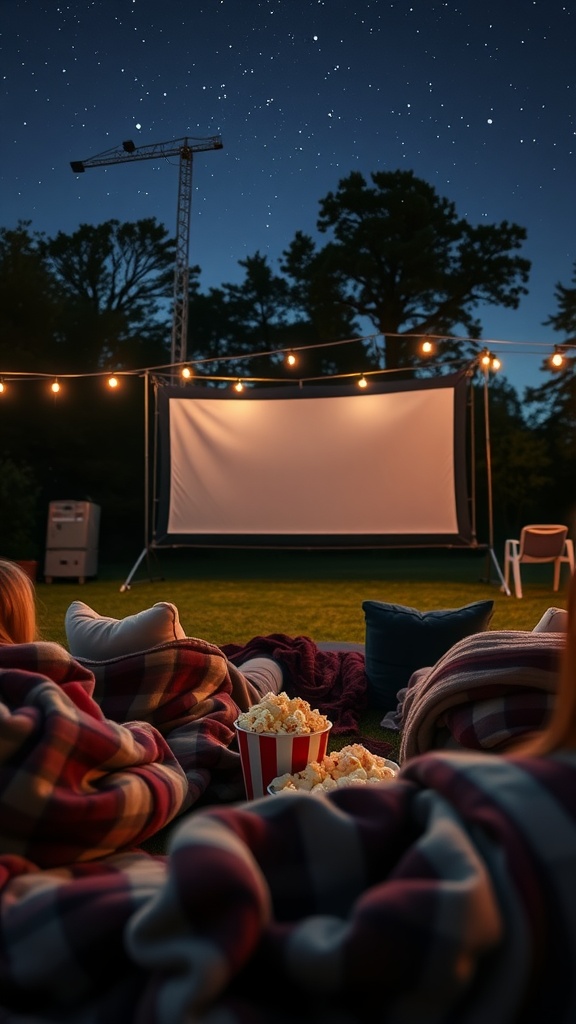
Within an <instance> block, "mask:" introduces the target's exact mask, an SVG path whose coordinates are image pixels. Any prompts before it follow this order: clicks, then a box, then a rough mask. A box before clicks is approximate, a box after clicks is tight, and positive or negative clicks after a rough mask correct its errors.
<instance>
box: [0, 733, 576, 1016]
mask: <svg viewBox="0 0 576 1024" xmlns="http://www.w3.org/2000/svg"><path fill="white" fill-rule="evenodd" d="M543 822H545V823H546V827H543ZM575 862H576V755H565V756H563V757H560V756H558V757H556V758H546V759H544V758H542V759H520V758H516V759H510V760H509V759H507V758H502V757H496V756H491V755H489V754H482V755H478V754H472V753H465V754H447V753H446V754H430V755H426V756H424V757H419V758H414V759H413V760H412V761H411V762H410V763H409V764H407V765H406V766H405V767H404V768H403V770H402V772H401V775H400V777H399V779H398V780H397V781H396V782H392V783H382V784H380V785H376V786H358V787H350V788H348V789H342V790H339V791H337V792H335V793H332V794H330V795H327V796H325V797H319V798H316V797H312V796H309V795H307V794H298V793H291V794H284V795H282V796H278V797H265V798H263V799H261V800H257V801H253V802H252V803H239V804H236V805H234V806H229V807H223V808H212V809H209V810H208V809H207V810H202V811H200V810H196V811H192V812H191V813H190V814H188V815H186V816H185V817H184V818H183V819H182V820H181V822H180V824H179V825H178V826H177V828H176V830H175V832H174V833H173V836H172V841H171V847H170V851H169V855H168V856H167V857H166V858H152V857H149V856H147V855H146V854H143V853H142V852H139V851H132V852H128V851H127V852H124V853H118V854H112V855H110V856H108V857H106V858H104V859H103V860H101V861H99V862H93V863H91V864H86V863H77V864H75V865H71V866H67V867H62V868H59V869H57V870H44V871H43V870H38V868H37V867H35V865H34V864H33V863H32V862H30V861H29V860H26V859H24V858H21V857H16V856H11V855H9V854H4V855H3V856H1V857H0V885H1V889H0V1019H1V1020H2V1024H215V1022H217V1021H222V1022H223V1021H226V1024H270V1022H271V1021H274V1022H275V1024H276V1022H278V1024H329V1022H334V1021H338V1024H360V1022H368V1021H370V1020H374V1017H375V1014H376V1015H377V1016H381V1017H382V1019H383V1020H385V1021H386V1024H422V1021H426V1022H427V1024H428V1022H433V1021H435V1022H440V1021H442V1022H444V1024H448V1022H456V1021H457V1022H458V1024H479V1022H481V1021H484V1020H490V1021H491V1022H492V1024H539V1022H540V1021H543V1020H553V1021H554V1022H555V1024H573V1021H574V1020H576V985H575V982H574V978H573V964H574V960H575V958H576V888H575V886H574V863H575ZM375 1008H376V1009H375Z"/></svg>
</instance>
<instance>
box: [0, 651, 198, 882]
mask: <svg viewBox="0 0 576 1024" xmlns="http://www.w3.org/2000/svg"><path fill="white" fill-rule="evenodd" d="M93 692H94V677H93V675H92V673H91V672H90V671H89V670H88V669H87V668H84V667H82V666H81V665H80V664H78V662H75V661H74V660H73V659H72V658H71V657H70V656H69V655H68V654H67V652H66V651H65V650H64V649H63V648H62V647H59V646H58V645H57V644H50V643H37V644H23V645H18V646H14V647H1V646H0V850H1V851H2V854H4V855H5V856H8V858H9V859H10V858H16V860H18V858H26V859H29V860H30V861H31V862H33V863H34V864H35V865H38V866H40V867H52V866H60V865H66V864H72V863H75V862H82V861H91V860H94V859H97V858H101V857H105V856H106V855H108V854H110V853H114V852H115V851H117V850H121V849H124V848H129V847H132V846H135V845H137V844H139V843H141V842H143V841H144V840H145V839H146V838H148V837H149V836H151V835H154V834H155V833H156V832H157V831H158V829H160V828H161V827H162V826H163V825H165V824H166V823H167V822H169V821H171V820H172V819H173V818H174V817H175V815H177V814H178V813H179V812H180V811H181V810H182V809H183V808H185V807H186V806H187V805H188V804H189V803H190V802H191V801H190V796H189V786H188V782H187V779H186V775H185V773H184V771H183V769H182V767H181V765H180V764H179V763H178V760H177V758H176V756H175V754H174V753H173V751H172V750H171V749H170V746H169V745H168V743H167V742H166V740H165V739H164V738H163V736H162V735H161V734H160V732H159V731H158V730H157V729H155V728H154V727H153V725H151V724H149V723H148V722H145V721H140V722H136V721H133V722H127V723H125V724H121V723H117V722H113V721H111V720H110V719H108V718H105V717H104V714H103V712H102V709H101V708H100V707H99V705H98V704H97V703H96V701H95V700H94V698H93V696H92V694H93Z"/></svg>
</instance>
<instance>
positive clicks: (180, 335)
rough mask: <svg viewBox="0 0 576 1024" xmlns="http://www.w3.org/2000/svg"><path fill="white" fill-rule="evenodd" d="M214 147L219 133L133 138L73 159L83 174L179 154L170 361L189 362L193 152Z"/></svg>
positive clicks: (218, 146)
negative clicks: (139, 141)
mask: <svg viewBox="0 0 576 1024" xmlns="http://www.w3.org/2000/svg"><path fill="white" fill-rule="evenodd" d="M211 149H222V140H221V138H220V136H218V135H212V136H210V137H209V138H206V139H191V138H187V137H185V138H182V139H172V141H170V142H156V143H151V144H149V145H147V146H136V145H135V144H134V143H133V142H132V140H131V139H128V140H127V141H126V142H123V143H122V145H121V146H117V147H115V148H114V149H108V150H106V151H105V152H104V153H99V154H98V155H97V156H92V157H89V158H88V159H87V160H71V161H70V167H71V168H72V170H73V171H74V173H75V174H82V173H83V172H84V171H85V170H87V169H88V168H89V167H109V166H111V165H112V164H127V163H134V161H136V160H158V159H160V158H161V157H171V156H177V157H178V158H179V173H178V207H177V217H176V262H175V266H174V293H173V307H172V344H171V362H172V364H175V363H183V362H185V361H186V350H187V343H188V279H189V266H190V257H189V252H190V215H191V210H192V162H193V159H194V153H203V152H206V151H207V150H211Z"/></svg>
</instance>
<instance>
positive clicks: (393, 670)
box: [362, 601, 494, 711]
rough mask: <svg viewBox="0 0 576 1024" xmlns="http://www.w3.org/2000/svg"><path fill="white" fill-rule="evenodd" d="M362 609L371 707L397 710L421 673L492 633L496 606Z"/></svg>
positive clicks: (378, 604)
mask: <svg viewBox="0 0 576 1024" xmlns="http://www.w3.org/2000/svg"><path fill="white" fill-rule="evenodd" d="M362 608H363V610H364V616H365V620H366V649H365V656H366V676H367V679H368V698H369V704H370V707H372V708H378V709H379V710H382V711H394V710H395V709H396V705H397V703H398V702H397V699H396V695H397V693H398V691H399V690H401V689H402V688H403V687H404V686H407V685H408V680H409V679H410V676H411V675H412V673H413V672H415V671H416V669H419V668H425V667H427V666H428V665H435V664H436V662H437V661H438V659H439V658H441V657H442V655H443V654H445V653H446V651H448V650H450V648H451V647H452V646H453V645H454V644H455V643H456V642H457V641H458V640H463V639H464V637H465V636H470V634H471V633H482V632H484V630H486V629H488V625H489V623H490V619H491V618H492V614H493V611H494V601H474V602H473V604H467V605H464V607H463V608H444V609H442V610H440V611H431V612H419V611H418V610H417V609H416V608H407V607H405V606H404V605H400V604H386V603H385V602H383V601H364V602H363V603H362Z"/></svg>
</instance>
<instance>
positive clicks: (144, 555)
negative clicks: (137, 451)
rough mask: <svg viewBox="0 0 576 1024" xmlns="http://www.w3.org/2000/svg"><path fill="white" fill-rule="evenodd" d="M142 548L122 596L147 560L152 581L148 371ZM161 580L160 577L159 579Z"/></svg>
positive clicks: (147, 377) (146, 383)
mask: <svg viewBox="0 0 576 1024" xmlns="http://www.w3.org/2000/svg"><path fill="white" fill-rule="evenodd" d="M143 380H144V548H143V550H142V551H141V552H140V554H139V556H138V558H137V559H136V561H135V563H134V565H133V566H132V568H131V570H130V572H129V573H128V576H127V577H126V579H125V580H124V583H123V584H122V586H121V587H120V593H121V594H123V593H124V592H125V591H126V590H130V586H131V584H132V580H133V578H134V576H135V575H136V572H137V570H138V569H139V567H140V565H141V564H142V562H143V561H144V559H145V558H146V559H147V564H148V579H149V580H150V581H151V580H152V573H151V570H150V548H151V545H150V439H149V432H150V428H149V422H148V421H149V416H150V409H149V394H150V373H149V371H148V370H145V371H144V375H143ZM160 578H161V577H160Z"/></svg>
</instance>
